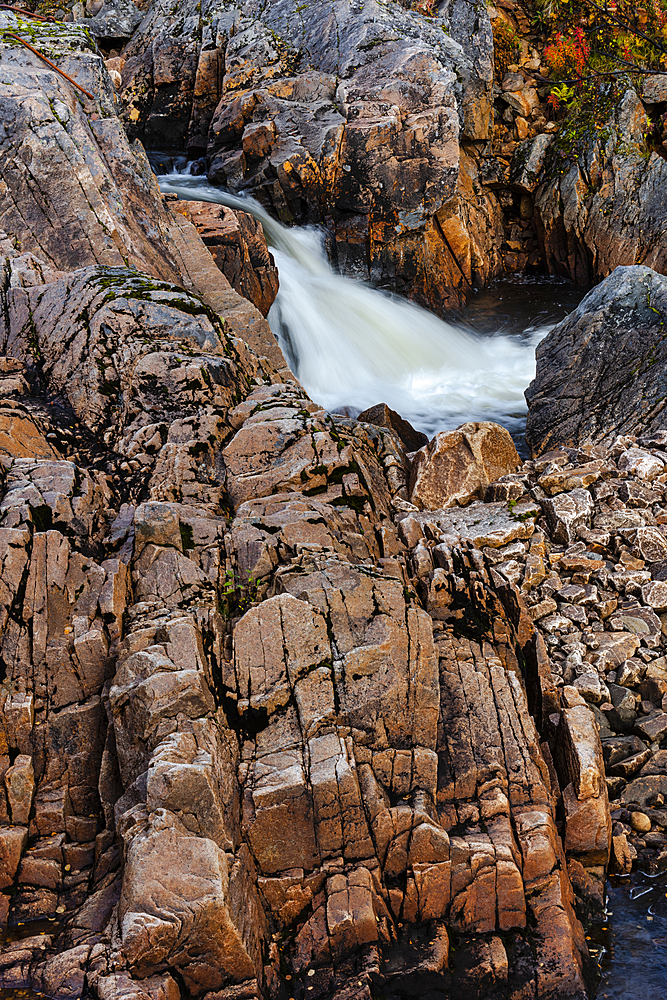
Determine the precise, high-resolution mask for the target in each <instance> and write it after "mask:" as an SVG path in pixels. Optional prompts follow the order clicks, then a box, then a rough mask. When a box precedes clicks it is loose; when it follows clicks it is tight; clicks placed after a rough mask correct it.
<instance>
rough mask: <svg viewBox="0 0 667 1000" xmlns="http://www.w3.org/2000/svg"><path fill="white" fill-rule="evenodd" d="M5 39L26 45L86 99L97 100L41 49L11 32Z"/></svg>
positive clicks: (6, 34)
mask: <svg viewBox="0 0 667 1000" xmlns="http://www.w3.org/2000/svg"><path fill="white" fill-rule="evenodd" d="M5 38H13V39H14V41H16V42H20V43H21V45H25V47H26V49H30V51H31V52H34V54H35V55H36V56H38V57H39V58H40V59H41V60H42V61H43V62H45V63H46V65H47V66H50V67H51V69H54V70H55V71H56V73H60V75H61V76H63V77H64V78H65V79H66V80H68V81H69V83H71V84H72V86H74V87H76V88H77V90H80V91H81V93H82V94H85V95H86V97H89V98H90V99H91V101H94V100H95V96H94V95H93V94H91V93H90V91H89V90H86V89H85V87H82V86H81V84H80V83H77V82H76V80H73V79H72V77H71V76H69V74H68V73H65V71H64V70H62V69H58V67H57V66H56V65H55V63H52V62H51V60H50V59H47V58H46V56H45V55H44V54H43V53H42V52H40V51H39V49H36V48H34V46H32V45H30V44H29V42H26V41H24V40H23V38H19V36H18V35H14V34H12V32H11V31H6V32H5Z"/></svg>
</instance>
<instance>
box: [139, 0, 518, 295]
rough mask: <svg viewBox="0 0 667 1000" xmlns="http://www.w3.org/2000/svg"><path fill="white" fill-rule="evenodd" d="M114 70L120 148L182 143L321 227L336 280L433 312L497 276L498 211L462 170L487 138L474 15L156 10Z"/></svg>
mask: <svg viewBox="0 0 667 1000" xmlns="http://www.w3.org/2000/svg"><path fill="white" fill-rule="evenodd" d="M123 58H124V60H125V62H124V66H123V69H122V81H123V85H122V97H123V102H124V105H125V118H126V122H127V125H128V128H129V131H130V134H131V135H136V136H138V137H139V138H141V139H142V140H143V141H144V142H147V143H148V144H150V145H153V146H155V145H158V146H165V145H169V144H170V143H172V144H176V143H181V142H185V143H187V147H188V149H189V151H190V155H191V156H194V157H196V156H205V157H206V166H207V169H208V176H209V178H210V180H211V181H213V182H214V183H216V184H221V185H224V186H226V187H227V188H229V189H230V190H233V191H238V190H241V189H243V190H244V191H248V192H249V193H250V194H252V195H253V196H255V197H257V198H258V199H259V200H260V201H261V202H262V203H263V204H264V205H265V206H266V207H268V208H269V209H270V210H271V211H272V212H273V213H275V214H276V215H278V217H279V218H281V219H282V220H283V221H291V220H295V221H297V222H313V221H317V222H326V224H327V225H328V227H329V228H330V229H331V231H332V233H333V234H334V239H335V246H336V249H337V254H338V259H339V261H340V263H341V265H342V267H343V268H344V270H346V271H347V272H348V273H351V274H355V275H357V276H359V277H362V278H365V279H367V280H369V279H370V280H372V281H373V282H374V283H376V284H380V285H382V286H383V287H387V288H392V289H395V290H397V291H400V292H404V293H406V294H408V295H410V296H413V297H415V298H418V299H419V300H420V301H422V302H424V303H425V304H428V305H430V306H431V307H432V308H434V309H436V310H438V311H440V310H442V309H443V308H445V307H446V306H447V305H451V304H457V303H458V302H460V301H462V299H463V298H464V297H465V295H466V293H467V291H468V290H469V288H470V286H471V283H474V282H481V283H483V282H484V281H486V280H487V279H488V277H489V276H491V275H493V274H495V273H497V272H498V270H499V256H498V253H497V248H496V236H497V229H498V216H499V213H500V209H499V206H498V204H497V201H496V199H495V196H494V195H493V194H492V193H491V192H487V193H483V192H482V191H481V190H480V189H479V184H477V185H476V186H477V188H478V191H477V192H476V193H475V194H473V192H472V190H471V178H470V177H469V176H468V175H469V174H470V165H469V164H468V162H467V161H466V157H465V154H463V161H464V162H463V164H462V162H461V159H462V154H461V145H462V143H463V142H464V141H478V140H480V141H481V140H486V139H487V138H488V136H489V126H490V122H491V114H492V109H491V100H492V93H491V90H492V82H493V39H492V34H491V26H490V21H489V18H488V14H487V12H486V9H485V8H484V7H483V6H481V7H479V8H477V7H476V6H475V5H472V4H467V3H448V4H444V5H442V6H441V8H440V9H439V12H438V14H437V16H435V17H432V18H431V17H429V18H427V17H424V16H422V15H421V14H419V13H418V12H416V11H412V10H408V9H405V8H404V7H402V6H400V5H398V4H396V5H391V6H387V5H386V4H381V3H376V2H372V3H370V4H364V5H361V6H360V7H358V6H357V5H355V4H354V3H348V2H341V3H337V2H335V3H333V4H330V5H324V6H322V5H321V4H308V3H305V4H298V3H296V2H295V0H281V2H280V3H273V4H270V5H261V4H256V3H253V2H249V3H245V4H243V5H241V6H238V7H226V8H221V7H220V6H219V5H217V4H215V3H204V4H203V5H201V9H200V7H199V6H198V7H197V9H196V10H195V8H194V5H193V4H192V3H191V2H190V0H182V2H181V3H180V4H176V5H175V6H174V5H173V4H166V3H157V4H155V5H154V6H153V7H152V8H151V11H150V12H149V14H148V16H147V17H146V19H145V20H144V22H143V24H142V26H141V27H140V28H139V30H138V31H137V32H136V33H135V35H134V37H133V39H132V41H131V42H130V44H129V45H128V47H127V48H126V49H125V52H124V54H123ZM473 174H474V180H475V181H476V177H477V171H476V169H475V170H474V172H473Z"/></svg>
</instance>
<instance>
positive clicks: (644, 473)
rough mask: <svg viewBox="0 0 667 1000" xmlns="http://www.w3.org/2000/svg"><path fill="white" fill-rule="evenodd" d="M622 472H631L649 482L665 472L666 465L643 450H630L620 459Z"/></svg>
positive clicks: (619, 465)
mask: <svg viewBox="0 0 667 1000" xmlns="http://www.w3.org/2000/svg"><path fill="white" fill-rule="evenodd" d="M618 467H619V469H620V470H621V471H622V472H629V473H630V474H631V475H633V476H639V477H640V479H646V480H648V481H649V482H650V481H651V480H652V479H655V478H656V476H659V475H660V474H661V473H662V472H664V471H665V464H664V462H661V461H660V459H659V458H656V456H655V455H652V454H651V453H650V452H648V451H644V450H643V449H642V448H628V450H627V451H624V452H623V454H622V455H621V456H620V458H619V459H618Z"/></svg>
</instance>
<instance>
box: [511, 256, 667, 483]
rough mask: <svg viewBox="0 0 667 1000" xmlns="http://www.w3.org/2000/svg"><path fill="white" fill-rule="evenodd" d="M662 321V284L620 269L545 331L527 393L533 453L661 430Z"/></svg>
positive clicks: (666, 303)
mask: <svg viewBox="0 0 667 1000" xmlns="http://www.w3.org/2000/svg"><path fill="white" fill-rule="evenodd" d="M666 316H667V278H664V277H663V276H662V275H660V274H656V272H655V271H652V270H651V269H650V268H648V267H641V266H635V267H618V268H616V270H615V271H614V272H613V274H612V275H610V277H608V278H606V279H605V280H604V281H603V282H602V283H601V284H600V285H598V286H597V287H596V288H594V289H593V291H591V292H589V293H588V295H586V296H585V298H584V299H583V300H582V302H581V303H580V305H579V306H578V308H577V309H575V310H574V312H572V313H571V314H570V315H569V316H568V317H567V318H566V319H565V320H563V322H562V323H559V324H558V326H556V327H554V329H553V330H551V332H550V333H549V334H548V335H547V337H546V338H545V339H544V340H543V341H542V343H541V344H540V345H539V346H538V348H537V351H536V355H537V373H536V376H535V379H534V380H533V381H532V382H531V384H530V385H529V387H528V389H527V390H526V399H527V400H528V405H529V412H528V420H527V426H526V440H527V442H528V444H529V445H530V446H531V449H532V451H533V453H535V454H539V453H540V452H542V451H548V450H550V449H553V448H558V447H561V446H567V447H578V446H580V445H583V444H607V445H609V444H611V443H612V441H613V440H614V439H615V438H616V437H618V436H619V435H627V434H635V435H637V434H644V435H645V436H649V437H650V435H651V434H652V433H653V432H657V431H660V430H662V428H663V427H664V426H665V412H664V410H665V366H666V365H667V348H666V347H665V317H666ZM649 464H651V463H649ZM653 465H654V468H655V474H656V475H658V474H660V472H662V467H661V466H658V465H655V460H653Z"/></svg>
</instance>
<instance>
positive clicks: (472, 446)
mask: <svg viewBox="0 0 667 1000" xmlns="http://www.w3.org/2000/svg"><path fill="white" fill-rule="evenodd" d="M518 465H519V456H518V455H517V451H516V448H515V447H514V442H513V441H512V438H511V437H510V435H509V433H508V431H506V430H505V428H504V427H500V426H499V425H498V424H493V423H490V422H489V421H483V422H482V423H470V424H462V425H461V426H460V427H458V428H457V429H456V430H455V431H441V432H440V433H439V434H436V436H435V437H434V438H433V440H432V441H431V442H430V443H429V444H428V445H425V446H424V448H422V449H420V451H419V452H417V454H416V455H415V457H414V460H413V463H412V471H411V473H410V500H411V502H412V503H414V504H416V505H417V506H418V507H420V508H422V509H424V508H425V509H427V510H437V509H439V508H441V507H456V506H460V507H464V506H465V505H466V504H468V503H470V502H471V500H473V499H474V498H475V497H479V496H482V495H483V494H484V491H485V489H486V487H487V486H488V485H489V483H491V482H493V481H494V480H496V479H499V478H500V477H501V476H504V475H507V474H508V473H511V472H515V471H516V468H517V466H518Z"/></svg>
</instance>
